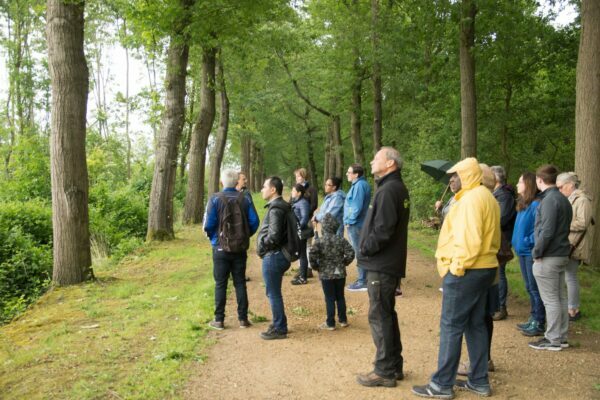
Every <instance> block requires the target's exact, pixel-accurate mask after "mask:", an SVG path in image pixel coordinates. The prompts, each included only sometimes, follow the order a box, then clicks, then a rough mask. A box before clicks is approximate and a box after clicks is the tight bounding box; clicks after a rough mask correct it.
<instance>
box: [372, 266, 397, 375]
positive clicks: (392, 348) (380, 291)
mask: <svg viewBox="0 0 600 400" xmlns="http://www.w3.org/2000/svg"><path fill="white" fill-rule="evenodd" d="M396 287H398V278H397V277H395V276H393V275H390V274H385V273H382V272H375V271H367V292H368V294H369V325H370V326H371V336H373V342H374V343H375V347H376V348H377V352H376V353H375V362H374V363H373V365H374V367H375V368H374V371H375V373H376V374H377V375H379V376H381V377H384V378H389V379H392V378H395V375H396V373H399V372H402V368H403V362H404V360H403V358H402V342H401V340H400V327H399V326H398V314H396V310H395V306H396V296H395V294H396V293H395V292H396Z"/></svg>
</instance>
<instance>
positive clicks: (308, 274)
mask: <svg viewBox="0 0 600 400" xmlns="http://www.w3.org/2000/svg"><path fill="white" fill-rule="evenodd" d="M313 276H314V275H313V272H312V269H311V268H309V269H308V271H306V277H307V278H312V277H313Z"/></svg>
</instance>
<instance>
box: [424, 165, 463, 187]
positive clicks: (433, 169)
mask: <svg viewBox="0 0 600 400" xmlns="http://www.w3.org/2000/svg"><path fill="white" fill-rule="evenodd" d="M454 164H455V163H454V162H452V161H446V160H431V161H425V162H422V163H421V171H423V172H425V173H426V174H427V175H429V176H431V177H432V178H433V179H435V180H436V181H439V182H442V183H444V184H446V185H447V184H448V183H449V182H450V177H449V176H448V174H446V171H448V170H449V169H450V167H452V166H453V165H454Z"/></svg>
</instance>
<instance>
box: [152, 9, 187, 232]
mask: <svg viewBox="0 0 600 400" xmlns="http://www.w3.org/2000/svg"><path fill="white" fill-rule="evenodd" d="M189 3H190V2H189V1H186V0H184V1H183V2H182V6H183V7H184V8H188V7H189ZM186 25H187V22H182V24H181V26H180V27H178V29H177V31H176V32H175V33H174V34H173V35H172V37H171V44H170V45H169V51H168V54H167V71H166V78H165V82H166V85H165V86H166V90H165V92H166V94H165V109H164V112H163V117H162V123H161V128H160V132H159V136H158V143H157V146H156V159H155V163H154V176H153V178H152V189H151V191H150V205H149V207H148V231H147V234H146V239H147V240H170V239H173V238H174V237H175V232H174V229H173V219H174V215H173V214H174V210H173V196H174V192H175V180H176V176H177V151H178V149H179V142H180V140H181V132H182V130H183V125H184V123H185V94H186V86H185V80H186V76H187V73H186V70H187V65H188V56H189V45H188V43H187V40H182V36H181V35H182V33H183V29H184V28H185V27H186Z"/></svg>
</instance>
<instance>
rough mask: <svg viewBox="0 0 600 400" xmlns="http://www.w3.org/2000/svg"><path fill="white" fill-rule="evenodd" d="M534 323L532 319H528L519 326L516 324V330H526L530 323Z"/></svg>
mask: <svg viewBox="0 0 600 400" xmlns="http://www.w3.org/2000/svg"><path fill="white" fill-rule="evenodd" d="M533 321H535V319H533V317H529V319H528V320H527V322H523V323H521V324H517V329H518V330H520V331H522V330H523V329H527V328H529V325H531V323H532V322H533Z"/></svg>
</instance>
